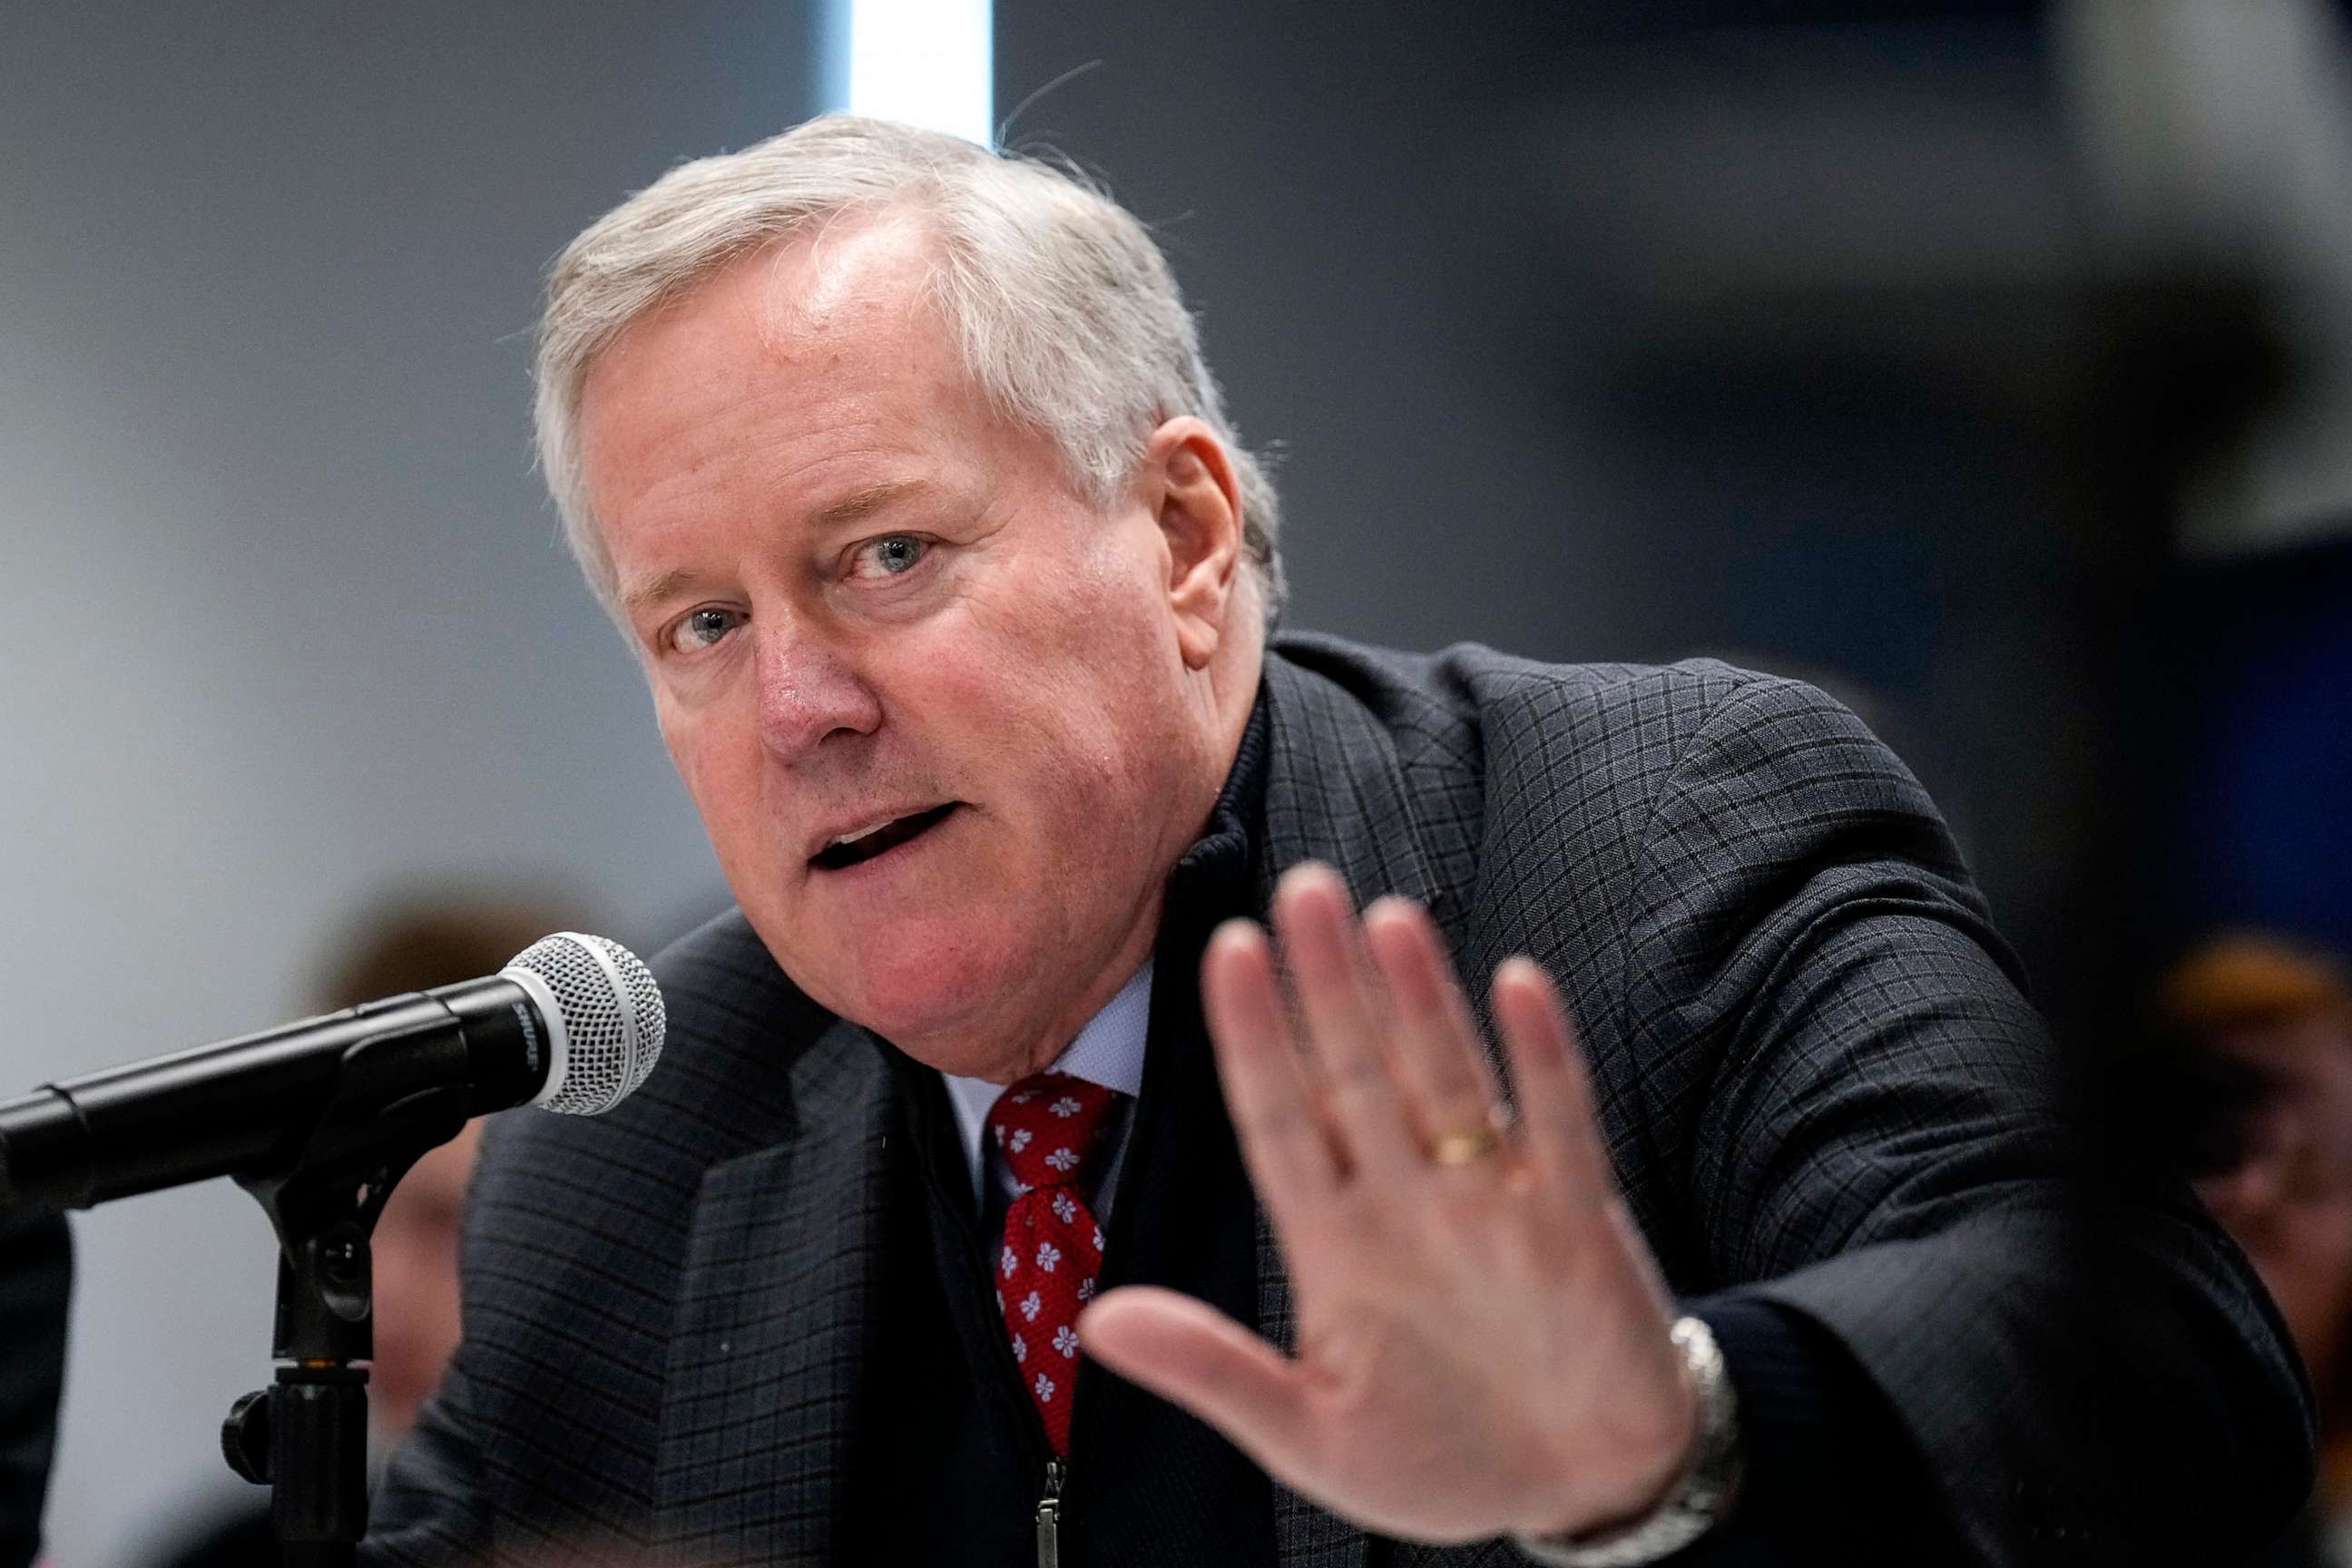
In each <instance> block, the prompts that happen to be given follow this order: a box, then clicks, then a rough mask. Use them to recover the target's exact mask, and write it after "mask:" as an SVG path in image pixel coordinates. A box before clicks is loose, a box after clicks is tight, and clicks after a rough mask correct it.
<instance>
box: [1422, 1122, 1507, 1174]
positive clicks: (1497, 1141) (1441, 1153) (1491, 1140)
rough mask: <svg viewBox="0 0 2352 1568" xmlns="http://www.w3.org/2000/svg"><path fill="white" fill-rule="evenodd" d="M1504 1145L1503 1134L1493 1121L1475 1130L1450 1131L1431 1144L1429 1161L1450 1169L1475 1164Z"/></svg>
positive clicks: (1456, 1169)
mask: <svg viewBox="0 0 2352 1568" xmlns="http://www.w3.org/2000/svg"><path fill="white" fill-rule="evenodd" d="M1502 1146H1503V1134H1502V1133H1501V1131H1498V1130H1497V1129H1496V1127H1495V1126H1494V1125H1493V1124H1492V1123H1491V1122H1490V1123H1488V1124H1487V1125H1486V1126H1484V1127H1481V1128H1479V1129H1478V1130H1477V1131H1475V1132H1449V1133H1447V1134H1446V1135H1445V1136H1444V1137H1443V1138H1440V1139H1438V1140H1437V1141H1436V1142H1433V1143H1432V1144H1430V1146H1429V1161H1430V1163H1431V1164H1433V1165H1440V1166H1443V1167H1444V1168H1445V1169H1446V1170H1449V1171H1458V1170H1460V1169H1461V1168H1462V1167H1463V1166H1465V1165H1475V1164H1476V1163H1478V1162H1479V1161H1481V1160H1483V1159H1485V1158H1486V1156H1487V1155H1489V1154H1491V1153H1493V1152H1495V1151H1496V1150H1497V1149H1499V1148H1501V1147H1502Z"/></svg>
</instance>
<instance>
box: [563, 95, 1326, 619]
mask: <svg viewBox="0 0 2352 1568" xmlns="http://www.w3.org/2000/svg"><path fill="white" fill-rule="evenodd" d="M891 211H905V212H908V213H911V214H913V215H914V216H916V217H917V218H918V219H919V221H920V222H921V223H922V224H923V225H924V226H925V228H926V229H927V230H928V232H929V237H930V238H931V240H932V242H933V245H934V247H935V250H936V264H935V265H934V267H933V268H932V272H931V278H930V283H929V293H930V302H931V304H932V307H933V308H934V309H935V310H938V312H939V313H940V318H941V320H942V321H944V323H945V324H946V326H947V328H948V330H949V331H950V333H951V334H952V335H953V337H954V339H955V341H956V343H957V346H958V348H959V350H960V353H961V359H962V362H963V366H964V369H965V372H966V374H969V375H970V376H971V378H972V382H973V384H974V385H975V386H977V387H978V388H979V389H980V391H981V392H982V395H983V396H985V397H986V398H987V399H988V400H989V402H990V403H991V404H992V405H993V406H995V407H996V408H997V409H998V410H999V411H1000V412H1001V413H1003V415H1005V416H1008V417H1010V418H1012V419H1013V420H1015V421H1016V422H1018V423H1020V424H1022V425H1024V426H1027V427H1029V428H1031V429H1034V430H1035V431H1036V432H1038V433H1039V434H1041V435H1043V436H1044V437H1045V438H1046V439H1047V440H1049V441H1050V442H1052V443H1053V445H1054V447H1055V448H1056V449H1057V450H1058V452H1059V453H1060V455H1061V458H1062V459H1063V462H1064V464H1065V466H1066V468H1067V469H1068V471H1069V477H1070V479H1072V480H1073V482H1074V483H1075V484H1076V486H1077V488H1078V489H1079V491H1080V493H1081V494H1083V495H1085V496H1086V497H1087V499H1088V500H1090V501H1091V502H1092V503H1093V504H1094V505H1096V506H1097V507H1099V508H1104V509H1108V507H1110V506H1111V505H1112V504H1114V503H1115V502H1116V501H1117V500H1118V497H1119V496H1120V495H1121V494H1123V493H1124V492H1125V489H1126V488H1127V486H1128V484H1129V481H1130V480H1131V479H1132V478H1133V475H1134V468H1135V464H1136V462H1137V460H1138V459H1139V458H1140V457H1141V456H1142V452H1143V447H1144V443H1145V441H1146V439H1147V438H1148V437H1149V436H1150V433H1151V431H1152V430H1153V429H1155V428H1157V427H1158V426H1160V424H1161V423H1162V422H1163V421H1165V420H1168V419H1171V418H1173V417H1175V416H1179V415H1187V414H1189V415H1194V416H1198V417H1200V418H1201V419H1202V420H1204V421H1205V422H1206V423H1207V424H1208V425H1209V426H1210V427H1211V428H1212V429H1213V430H1214V431H1215V432H1216V435H1217V437H1218V438H1219V439H1220V440H1221V441H1223V443H1224V446H1225V447H1226V450H1227V453H1228V455H1229V457H1230V458H1231V460H1232V462H1233V465H1234V477H1235V479H1236V481H1237V483H1238V487H1239V489H1240V491H1241V513H1242V542H1243V553H1244V558H1245V559H1246V561H1247V562H1248V563H1249V565H1250V566H1251V568H1252V569H1253V570H1254V572H1255V574H1256V577H1257V580H1258V585H1259V588H1260V597H1261V599H1262V601H1263V603H1264V605H1265V618H1266V619H1267V621H1268V622H1269V623H1270V622H1271V621H1272V620H1273V619H1274V617H1275V615H1276V611H1277V610H1278V608H1279V606H1280V604H1281V600H1282V594H1283V583H1282V566H1281V560H1280V557H1279V556H1278V555H1277V554H1276V550H1275V534H1276V521H1277V512H1276V500H1275V492H1274V486H1273V484H1272V483H1271V482H1270V481H1269V479H1267V476H1266V474H1265V469H1264V468H1263V467H1261V465H1260V464H1259V462H1258V461H1257V459H1255V458H1253V457H1252V456H1251V455H1250V453H1249V451H1248V450H1247V449H1246V448H1245V447H1243V446H1242V444H1241V441H1240V438H1239V437H1238V436H1237V435H1236V434H1235V432H1234V427H1233V424H1232V422H1231V421H1230V420H1229V419H1227V418H1226V416H1225V410H1224V399H1223V395H1221V394H1220V393H1219V391H1218V388H1217V384H1216V380H1215V378H1214V377H1213V376H1212V375H1211V374H1209V367H1208V366H1207V365H1206V364H1205V363H1202V358H1201V343H1200V333H1199V331H1198V330H1197V328H1196V327H1195V326H1194V324H1193V321H1192V315H1191V313H1190V312H1189V311H1187V310H1185V309H1184V300H1183V296H1182V295H1181V293H1179V292H1178V290H1177V288H1176V279H1175V278H1174V276H1173V275H1172V274H1171V272H1170V271H1169V268H1168V263H1167V260H1166V259H1165V258H1163V257H1162V256H1161V255H1160V248H1159V247H1158V246H1156V245H1154V244H1153V243H1152V241H1151V237H1150V235H1149V234H1147V233H1146V232H1145V230H1144V227H1143V225H1142V224H1141V223H1139V222H1138V221H1137V220H1136V218H1135V217H1134V216H1133V215H1132V214H1130V213H1129V212H1128V211H1127V210H1126V209H1125V208H1123V207H1121V206H1119V205H1118V204H1117V203H1116V202H1114V201H1112V200H1110V199H1109V198H1108V196H1107V195H1103V194H1102V193H1101V192H1100V191H1097V190H1096V189H1094V188H1093V187H1092V186H1091V185H1090V184H1087V183H1086V182H1084V181H1083V180H1082V179H1081V178H1079V177H1077V176H1076V175H1074V174H1069V173H1066V172H1065V171H1064V170H1061V169H1058V168H1055V167H1052V166H1050V165H1048V164H1045V163H1040V162H1037V161H1036V160H1034V159H1030V158H1025V157H1022V156H1018V155H1015V154H1010V153H994V152H991V151H989V150H987V149H984V148H982V147H978V146H975V145H974V144H972V143H971V142H966V141H963V140H962V139H961V138H959V137H954V136H949V135H944V134H942V133H940V132H931V131H919V130H916V129H914V128H912V127H910V126H905V125H898V124H893V123H890V122H889V121H879V120H865V119H859V118H856V117H854V116H850V115H825V116H824V117H822V118H820V119H816V120H812V121H808V122H807V123H805V124H803V125H800V126H797V127H795V128H794V129H793V130H791V131H787V132H784V133H783V134H782V135H781V136H774V137H771V138H770V139H769V140H767V141H765V142H760V143H758V144H757V145H755V146H751V147H747V148H744V149H743V150H742V151H741V152H739V153H723V154H720V155H719V156H717V157H710V158H702V159H698V160H697V161H695V162H693V163H685V164H681V165H680V166H678V167H677V168H675V169H672V170H671V171H670V172H669V173H668V174H665V175H663V176H662V177H661V178H660V179H659V180H656V182H654V184H651V185H649V186H647V187H646V189H644V190H642V191H639V192H638V193H637V194H636V195H633V196H631V197H630V198H629V199H628V200H627V201H625V202H623V203H622V204H621V205H619V206H617V207H614V209H613V210H612V211H611V212H609V213H606V214H605V215H604V216H603V217H601V218H599V219H597V220H596V221H595V222H594V223H593V224H591V225H589V226H588V227H587V228H586V229H585V230H584V231H583V232H582V234H581V235H580V237H578V238H576V239H574V240H573V241H572V243H571V245H569V246H568V247H565V248H564V251H563V254H562V256H560V257H558V258H556V262H555V265H554V267H553V268H552V269H551V271H550V272H549V274H548V279H547V297H546V307H545V310H544V311H543V313H542V314H541V319H540V328H539V344H538V355H537V363H536V365H535V367H534V379H535V381H536V384H537V403H536V409H535V416H536V423H537V439H538V447H539V460H540V466H541V471H542V472H543V473H544V474H545V475H546V478H547V484H548V488H549V489H550V490H551V491H552V492H553V493H554V496H555V502H556V505H557V507H558V508H559V509H560V510H561V511H562V514H563V528H564V535H565V537H566V539H567V540H568V541H569V542H570V543H571V546H572V554H573V556H574V557H575V558H576V559H577V560H578V561H579V563H580V566H581V569H582V570H583V572H585V573H586V574H587V576H588V580H589V582H590V584H592V585H593V587H594V588H595V590H596V592H597V595H598V596H599V597H600V598H601V599H602V600H603V601H604V605H605V606H606V608H607V609H608V610H612V611H614V615H615V617H616V618H617V616H618V611H617V606H616V603H615V595H616V592H617V588H616V584H615V582H614V566H613V561H612V557H611V555H610V554H609V553H608V552H606V550H605V549H604V541H603V540H602V538H601V537H600V536H599V535H598V533H597V531H596V526H595V521H594V519H593V517H592V516H591V515H590V512H589V507H588V498H587V488H586V481H585V479H584V476H583V472H582V465H581V455H580V439H579V426H580V402H581V394H582V390H583V386H584V384H586V381H587V378H588V372H589V368H590V366H591V365H592V364H593V363H594V362H595V359H596V356H597V355H598V354H599V353H603V352H604V349H605V348H607V347H608V346H610V345H611V343H612V342H613V341H614V339H615V338H616V337H618V336H619V335H620V334H621V333H622V331H624V330H625V329H626V328H627V327H628V326H629V325H630V324H631V323H632V322H635V321H637V320H639V319H640V318H642V317H644V316H646V315H647V314H648V313H650V312H652V311H654V310H658V309H659V308H661V307H662V306H663V305H664V304H666V303H667V302H669V301H671V300H676V299H677V298H678V297H680V296H681V295H682V294H684V293H686V292H687V291H688V290H689V289H692V288H693V287H694V286H695V285H696V284H698V283H699V282H702V281H704V280H705V279H708V278H709V276H710V275H711V274H712V273H713V272H715V271H717V270H718V269H719V268H722V267H724V266H725V265H726V264H727V263H728V262H730V261H731V260H733V259H735V258H738V257H740V256H744V255H746V254H749V253H750V252H752V251H754V250H759V249H762V248H764V247H769V246H771V245H775V244H778V243H782V242H785V241H789V240H791V239H792V238H793V237H797V236H800V235H803V234H813V233H814V232H815V231H816V229H817V228H818V227H820V226H823V225H824V224H826V223H829V222H831V221H833V220H835V219H836V218H839V217H844V216H858V215H864V214H880V213H884V212H891Z"/></svg>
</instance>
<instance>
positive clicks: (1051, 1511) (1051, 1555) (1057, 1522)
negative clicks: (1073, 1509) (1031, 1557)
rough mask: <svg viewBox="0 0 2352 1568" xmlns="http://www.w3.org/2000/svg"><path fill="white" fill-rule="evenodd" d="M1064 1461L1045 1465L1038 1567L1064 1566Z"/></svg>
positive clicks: (1038, 1534)
mask: <svg viewBox="0 0 2352 1568" xmlns="http://www.w3.org/2000/svg"><path fill="white" fill-rule="evenodd" d="M1064 1477H1065V1472H1064V1470H1063V1469H1062V1461H1061V1460H1059V1459H1051V1460H1048V1461H1047V1462H1046V1465H1045V1496H1044V1497H1041V1498H1039V1499H1038V1500H1037V1568H1062V1481H1063V1479H1064Z"/></svg>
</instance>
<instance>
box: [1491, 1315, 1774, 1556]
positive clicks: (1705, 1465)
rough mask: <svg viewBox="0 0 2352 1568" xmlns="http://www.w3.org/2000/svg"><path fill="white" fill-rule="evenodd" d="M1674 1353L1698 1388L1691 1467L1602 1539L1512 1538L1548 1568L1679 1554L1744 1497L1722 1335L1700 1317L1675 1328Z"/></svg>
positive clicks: (1734, 1408)
mask: <svg viewBox="0 0 2352 1568" xmlns="http://www.w3.org/2000/svg"><path fill="white" fill-rule="evenodd" d="M1673 1334H1674V1342H1675V1349H1677V1350H1679V1351H1681V1352H1682V1354H1683V1364H1684V1365H1685V1366H1686V1367H1688V1368H1689V1369H1690V1374H1691V1381H1692V1382H1693V1383H1695V1384H1697V1386H1698V1442H1697V1444H1696V1446H1695V1447H1694V1448H1693V1449H1692V1452H1691V1460H1690V1464H1689V1466H1688V1468H1685V1470H1684V1471H1683V1474H1682V1479H1680V1480H1678V1481H1676V1482H1675V1485H1674V1488H1673V1489H1672V1490H1670V1491H1668V1492H1667V1493H1666V1495H1665V1499H1664V1500H1663V1501H1662V1502H1660V1503H1659V1504H1658V1506H1657V1507H1655V1508H1654V1509H1652V1510H1650V1511H1649V1512H1648V1513H1647V1514H1646V1515H1644V1516H1643V1517H1642V1518H1640V1519H1637V1520H1634V1521H1633V1522H1632V1523H1630V1524H1623V1525H1618V1526H1615V1527H1613V1528H1612V1529H1611V1530H1609V1531H1606V1532H1605V1533H1602V1534H1599V1535H1520V1536H1515V1537H1513V1539H1514V1540H1515V1541H1516V1542H1517V1543H1518V1548H1519V1550H1520V1551H1521V1552H1524V1553H1525V1554H1526V1555H1527V1556H1528V1557H1530V1558H1532V1559H1533V1560H1535V1561H1536V1562H1538V1563H1543V1564H1545V1565H1546V1568H1640V1565H1641V1564H1643V1563H1655V1562H1656V1561H1657V1560H1658V1559H1659V1558H1661V1557H1664V1556H1665V1555H1666V1554H1667V1553H1669V1552H1679V1551H1681V1550H1682V1549H1683V1548H1684V1547H1685V1546H1687V1545H1689V1544H1690V1543H1691V1542H1694V1541H1696V1540H1697V1539H1698V1538H1699V1537H1700V1536H1702V1535H1704V1534H1706V1532H1707V1531H1708V1530H1710V1529H1712V1528H1713V1527H1714V1526H1715V1524H1716V1523H1717V1521H1719V1520H1721V1519H1722V1518H1723V1516H1724V1514H1725V1512H1726V1511H1727V1510H1729V1509H1730V1507H1731V1502H1732V1499H1733V1498H1734V1497H1735V1496H1737V1495H1738V1490H1739V1475H1740V1468H1741V1466H1740V1450H1739V1409H1738V1403H1737V1401H1736V1400H1735V1399H1734V1398H1733V1396H1732V1392H1731V1380H1730V1379H1729V1378H1728V1377H1727V1376H1726V1375H1725V1373H1724V1369H1723V1352H1721V1351H1720V1350H1718V1349H1717V1348H1716V1343H1715V1335H1714V1334H1713V1333H1711V1332H1709V1331H1708V1330H1707V1326H1706V1324H1705V1323H1704V1322H1702V1321H1699V1320H1698V1319H1696V1318H1682V1319H1679V1320H1677V1321H1675V1326H1674V1330H1673Z"/></svg>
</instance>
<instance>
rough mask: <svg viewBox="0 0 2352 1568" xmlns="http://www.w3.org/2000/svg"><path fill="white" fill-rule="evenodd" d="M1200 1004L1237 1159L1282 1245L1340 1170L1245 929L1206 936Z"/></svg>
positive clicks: (1266, 972)
mask: <svg viewBox="0 0 2352 1568" xmlns="http://www.w3.org/2000/svg"><path fill="white" fill-rule="evenodd" d="M1201 1008H1202V1015H1203V1016H1204V1018H1205V1021H1206V1022H1207V1024H1208V1026H1209V1038H1210V1041H1211V1043H1212V1044H1213V1046H1214V1047H1215V1050H1216V1058H1217V1079H1218V1082H1219V1083H1221V1084H1222V1085H1223V1088H1224V1094H1225V1110H1226V1113H1227V1114H1228V1115H1229V1116H1230V1117H1231V1118H1232V1119H1233V1123H1234V1140H1235V1142H1238V1143H1239V1145H1240V1146H1241V1152H1242V1161H1243V1163H1244V1164H1245V1165H1246V1166H1248V1168H1249V1173H1250V1181H1251V1184H1253V1185H1255V1187H1256V1189H1257V1194H1258V1201H1259V1202H1261V1203H1263V1204H1264V1205H1265V1210H1266V1216H1267V1218H1268V1219H1270V1220H1271V1221H1272V1222H1273V1224H1274V1228H1275V1231H1276V1235H1277V1236H1279V1237H1283V1238H1284V1244H1285V1247H1286V1248H1287V1247H1289V1244H1290V1241H1291V1238H1293V1237H1303V1236H1307V1235H1311V1234H1313V1233H1314V1231H1315V1229H1316V1228H1317V1226H1316V1225H1315V1219H1316V1215H1317V1212H1318V1209H1319V1208H1320V1206H1321V1205H1324V1204H1326V1203H1328V1201H1329V1200H1330V1199H1331V1198H1332V1197H1333V1196H1334V1195H1335V1194H1337V1193H1338V1191H1339V1180H1340V1171H1339V1165H1338V1163H1336V1161H1335V1160H1334V1157H1333V1150H1332V1147H1331V1139H1330V1135H1329V1133H1328V1131H1327V1130H1326V1129H1325V1127H1324V1125H1323V1121H1322V1117H1321V1114H1320V1112H1319V1111H1318V1109H1317V1106H1316V1102H1315V1095H1314V1091H1313V1090H1312V1089H1311V1088H1310V1087H1309V1085H1308V1083H1307V1075H1306V1073H1305V1071H1304V1070H1303V1069H1302V1068H1301V1066H1300V1063H1299V1059H1298V1051H1297V1047H1295V1046H1293V1045H1292V1044H1291V1040H1290V1026H1289V1023H1288V1021H1287V1020H1286V1018H1285V1017H1284V1016H1283V1011H1282V995H1281V992H1280V990H1279V988H1278V987H1277V986H1276V984H1275V978H1274V954H1273V952H1271V951H1270V950H1269V949H1268V948H1267V946H1266V941H1265V932H1264V931H1260V930H1259V929H1258V928H1257V926H1256V925H1255V923H1253V922H1251V921H1226V922H1225V923H1224V925H1223V926H1221V927H1219V928H1218V930H1217V932H1216V934H1215V935H1213V936H1212V937H1211V938H1210V939H1209V949H1208V952H1206V953H1204V954H1202V959H1201ZM1296 1261H1297V1260H1296V1258H1293V1263H1294V1265H1295V1264H1296Z"/></svg>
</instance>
